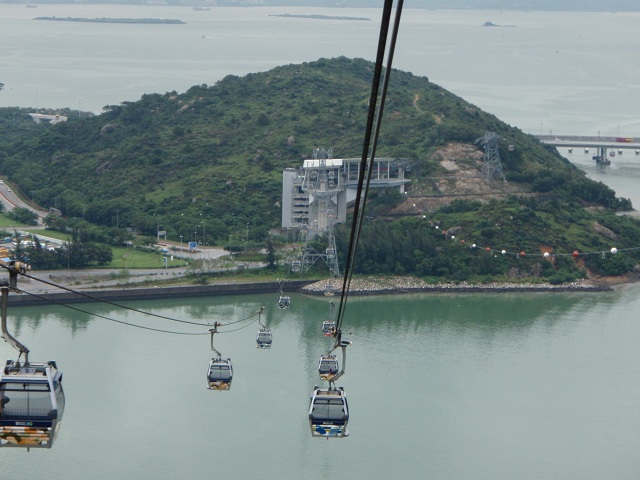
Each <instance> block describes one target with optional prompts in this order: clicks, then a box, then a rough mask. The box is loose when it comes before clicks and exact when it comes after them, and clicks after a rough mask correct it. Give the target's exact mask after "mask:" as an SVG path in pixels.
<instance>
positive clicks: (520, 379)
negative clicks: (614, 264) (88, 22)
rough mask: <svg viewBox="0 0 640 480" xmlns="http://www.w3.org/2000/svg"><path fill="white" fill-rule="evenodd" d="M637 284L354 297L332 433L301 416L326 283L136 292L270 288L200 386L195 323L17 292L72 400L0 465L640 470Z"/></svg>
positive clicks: (321, 347)
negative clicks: (221, 384) (346, 416)
mask: <svg viewBox="0 0 640 480" xmlns="http://www.w3.org/2000/svg"><path fill="white" fill-rule="evenodd" d="M638 293H640V287H638V286H631V287H627V288H624V289H622V290H620V291H617V292H611V293H604V294H553V295H548V294H546V295H545V294H517V295H516V294H499V295H411V296H406V297H387V296H384V297H376V298H366V299H360V298H353V299H351V300H350V301H349V305H348V312H347V315H346V317H345V330H347V331H349V332H350V333H349V335H348V337H349V338H350V339H351V340H352V341H353V345H352V347H350V348H349V352H348V364H347V373H346V375H345V376H344V377H343V379H342V381H341V382H340V385H343V386H344V387H345V389H346V391H347V394H348V397H349V401H350V407H351V420H350V422H349V427H350V430H351V436H350V437H349V438H348V439H343V440H331V441H327V440H322V439H313V438H311V436H310V433H309V427H308V424H307V423H306V411H307V407H308V396H309V394H310V392H311V389H312V387H313V385H314V384H318V383H319V382H318V380H317V370H316V368H317V361H318V358H319V356H320V355H321V354H323V353H326V352H327V350H328V347H329V340H328V339H326V338H324V337H322V336H321V333H320V328H321V323H322V319H323V318H324V317H325V316H326V314H327V313H328V304H327V299H326V298H309V297H305V296H301V295H293V296H292V308H291V309H289V310H284V311H283V310H278V309H277V308H275V302H276V301H277V296H276V295H273V296H269V295H265V296H261V297H255V296H254V297H225V298H212V299H196V300H194V299H189V300H185V301H160V302H157V301H154V302H136V303H135V304H134V305H135V306H136V307H137V308H140V309H144V310H148V311H152V312H153V313H156V314H161V315H166V316H170V317H173V318H186V319H192V320H196V321H202V322H206V321H209V322H212V321H214V320H218V321H221V322H223V323H224V322H226V323H229V322H231V321H234V320H238V319H243V318H247V317H250V316H252V315H255V314H254V312H256V311H257V310H258V308H259V306H260V305H267V307H268V308H267V314H266V317H264V318H265V320H266V322H267V323H268V326H269V327H270V328H272V330H273V333H274V345H273V348H272V349H271V350H268V351H262V350H258V349H256V348H255V333H256V330H257V326H256V324H253V325H251V326H250V327H248V328H245V329H242V330H238V331H235V332H229V333H227V334H221V335H220V336H219V337H218V338H216V341H215V344H216V347H217V348H218V350H220V351H221V353H222V355H223V356H224V357H231V358H232V360H233V362H234V367H235V377H234V381H233V386H232V388H231V390H230V391H228V392H212V391H209V390H207V389H206V388H205V373H206V367H207V364H208V360H209V358H210V356H211V355H210V349H209V336H208V334H206V328H199V327H185V326H181V325H177V324H170V322H166V321H163V320H159V319H154V318H153V317H149V316H144V315H141V314H139V313H132V312H128V311H126V310H122V309H116V308H113V307H110V306H106V307H105V306H102V305H99V304H92V305H82V306H81V308H83V309H86V310H87V311H90V312H95V313H99V314H100V315H103V316H107V317H110V318H114V319H117V320H123V321H126V322H132V323H137V324H140V325H146V326H154V327H159V328H170V329H174V330H179V331H183V332H203V333H205V335H201V336H177V335H168V334H160V333H154V332H150V331H146V330H139V329H135V328H132V327H126V326H123V325H120V324H116V323H113V322H109V321H107V320H105V319H101V318H96V317H93V316H90V315H87V314H83V313H79V312H73V311H70V310H67V309H64V308H62V307H51V308H35V307H34V308H26V307H25V308H14V309H11V310H12V311H11V312H10V325H12V328H13V329H15V331H16V332H17V335H18V336H19V338H20V339H21V340H23V341H24V342H25V343H26V344H27V345H28V346H29V347H30V349H31V351H32V358H33V359H34V360H36V359H40V360H46V359H51V358H55V359H56V360H57V361H58V365H59V366H60V368H61V369H62V370H63V371H64V376H65V389H66V394H67V408H66V411H65V418H64V421H63V425H62V431H61V434H60V436H59V438H58V440H57V443H56V444H55V445H54V448H53V449H52V450H50V451H39V450H35V451H31V452H30V453H26V452H24V451H18V450H2V451H1V452H0V458H2V463H3V478H12V479H16V480H21V479H28V478H29V479H30V478H45V475H52V477H51V478H64V479H68V480H75V479H78V480H79V479H85V478H94V479H113V478H136V479H149V480H158V479H161V480H162V479H174V478H209V477H210V476H211V475H212V474H214V473H215V474H220V475H224V478H228V479H244V478H256V477H257V476H258V475H259V476H260V477H262V478H310V479H315V478H318V479H324V478H327V479H328V478H335V477H336V476H340V477H343V478H352V479H367V478H388V477H391V476H393V477H395V478H416V479H418V478H420V479H422V478H441V479H496V478H518V479H540V478H555V479H575V478H582V479H602V478H616V479H635V478H637V477H638V475H639V474H640V459H639V457H638V454H637V453H638V450H639V448H640V429H639V428H638V425H640V385H639V384H638V381H637V380H638V377H639V374H640V350H639V349H638V348H637V344H638V339H640V323H639V322H638V318H637V311H638V308H640V300H639V299H638V298H639V295H638ZM256 318H257V316H256ZM231 329H232V327H228V328H227V330H231ZM221 330H225V329H224V328H223V329H221ZM0 349H1V350H0V353H1V354H3V355H4V356H6V357H12V356H13V353H12V352H11V351H10V349H9V347H8V346H7V345H6V344H2V345H1V346H0ZM27 465H28V469H26V468H25V467H26V466H27ZM89 472H90V474H89ZM5 475H6V477H4V476H5Z"/></svg>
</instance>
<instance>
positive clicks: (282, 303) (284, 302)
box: [278, 295, 291, 309]
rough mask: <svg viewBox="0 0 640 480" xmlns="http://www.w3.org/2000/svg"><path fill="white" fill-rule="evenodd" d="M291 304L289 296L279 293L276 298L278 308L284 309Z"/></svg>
mask: <svg viewBox="0 0 640 480" xmlns="http://www.w3.org/2000/svg"><path fill="white" fill-rule="evenodd" d="M290 306H291V298H290V297H289V296H287V295H280V298H279V299H278V308H280V309H285V308H289V307H290Z"/></svg>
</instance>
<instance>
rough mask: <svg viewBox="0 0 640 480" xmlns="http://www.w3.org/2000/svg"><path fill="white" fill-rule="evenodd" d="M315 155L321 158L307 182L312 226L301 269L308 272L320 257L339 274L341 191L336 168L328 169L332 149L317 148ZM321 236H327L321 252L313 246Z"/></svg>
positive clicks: (308, 229)
mask: <svg viewBox="0 0 640 480" xmlns="http://www.w3.org/2000/svg"><path fill="white" fill-rule="evenodd" d="M313 158H314V159H316V160H319V163H318V165H319V168H318V169H317V171H315V172H314V176H313V177H310V179H309V182H308V183H306V184H305V185H304V187H303V188H304V190H305V191H307V192H308V193H309V198H310V203H309V225H308V226H307V230H306V237H305V243H304V251H303V253H302V265H301V267H302V271H304V272H306V271H308V270H309V269H310V268H311V267H312V266H313V265H314V264H315V263H316V262H317V261H318V260H322V261H323V262H324V263H326V264H327V266H328V267H329V270H330V271H331V273H332V275H334V276H338V275H340V267H339V265H338V256H337V252H336V240H335V234H334V225H335V223H336V212H335V208H337V205H335V203H334V200H333V199H334V197H335V195H336V194H337V192H338V182H337V180H338V179H337V178H336V172H335V170H334V169H328V168H327V160H328V159H330V158H332V152H331V149H327V150H325V149H315V150H314V151H313ZM318 235H324V236H325V237H326V238H327V248H326V249H325V251H324V252H318V251H316V250H315V248H313V247H312V246H311V245H310V241H311V240H313V239H314V238H315V237H316V236H318Z"/></svg>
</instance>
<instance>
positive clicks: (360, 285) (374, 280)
mask: <svg viewBox="0 0 640 480" xmlns="http://www.w3.org/2000/svg"><path fill="white" fill-rule="evenodd" d="M620 283H627V282H620ZM341 289H342V280H341V279H330V280H322V281H320V282H316V283H312V284H309V285H306V286H304V287H302V288H301V289H300V293H305V294H309V295H332V294H334V293H336V292H339V291H340V290H341ZM611 290H613V286H612V285H611V282H602V283H599V282H591V281H577V282H572V283H565V284H562V285H552V284H550V283H497V282H491V283H481V284H474V283H466V282H459V283H435V284H433V283H427V282H425V281H424V280H420V279H418V278H413V277H366V278H353V279H352V281H351V285H350V288H349V294H350V295H389V294H402V293H428V292H445V293H501V292H606V291H611Z"/></svg>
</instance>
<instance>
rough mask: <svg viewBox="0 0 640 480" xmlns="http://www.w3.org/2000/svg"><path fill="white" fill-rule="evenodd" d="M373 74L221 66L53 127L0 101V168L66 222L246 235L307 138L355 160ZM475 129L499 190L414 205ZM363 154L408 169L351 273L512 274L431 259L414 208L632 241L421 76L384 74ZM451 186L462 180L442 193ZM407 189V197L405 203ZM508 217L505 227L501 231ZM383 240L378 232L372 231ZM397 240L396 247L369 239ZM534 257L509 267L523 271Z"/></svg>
mask: <svg viewBox="0 0 640 480" xmlns="http://www.w3.org/2000/svg"><path fill="white" fill-rule="evenodd" d="M372 72H373V64H372V63H370V62H368V61H365V60H361V59H347V58H335V59H320V60H318V61H315V62H310V63H304V64H301V65H287V66H282V67H278V68H275V69H273V70H270V71H268V72H262V73H255V74H250V75H247V76H246V77H242V78H241V77H236V76H228V77H226V78H224V79H223V80H222V81H220V82H218V83H217V84H216V85H213V86H207V85H200V86H194V87H192V88H190V89H189V90H188V91H187V92H185V93H182V94H178V93H176V92H168V93H165V94H149V95H144V96H143V97H142V98H141V99H140V100H139V101H137V102H124V103H122V104H120V105H113V106H108V107H106V108H105V111H104V113H102V114H101V115H97V116H91V117H88V118H82V119H77V118H75V117H74V116H72V115H70V117H69V121H68V122H66V123H59V124H56V125H34V124H33V122H30V121H27V120H25V118H20V119H19V121H18V122H16V120H15V117H13V116H14V113H15V109H11V110H9V109H0V110H2V111H0V131H2V132H3V135H2V139H3V140H0V142H2V143H0V145H1V147H0V170H1V173H2V175H3V176H5V177H6V178H8V179H9V180H10V181H11V182H13V183H14V184H15V185H17V186H18V187H19V189H20V190H21V192H22V194H23V195H24V196H25V197H29V198H32V199H34V200H35V201H37V203H38V204H40V205H42V206H44V207H56V208H58V209H60V210H61V211H62V213H63V215H65V216H67V217H79V218H84V219H86V220H87V221H90V222H92V223H95V224H98V225H103V226H109V227H118V228H124V227H130V228H132V229H133V230H135V231H139V232H141V233H144V234H147V235H150V236H154V235H155V232H156V228H157V226H158V225H160V226H161V229H164V230H166V231H167V234H168V235H169V237H171V238H173V239H174V240H178V239H179V236H180V235H183V237H184V239H185V241H186V240H189V239H190V236H191V234H192V233H193V232H195V231H197V232H198V234H197V235H198V237H199V238H201V236H202V234H203V233H205V231H206V237H207V239H206V242H207V243H210V244H212V243H215V242H219V243H223V242H224V241H225V240H227V239H228V238H230V236H234V235H235V236H236V237H239V238H244V237H245V229H246V228H247V224H248V228H249V229H250V232H249V233H250V236H251V239H253V240H264V239H265V238H266V237H267V234H268V232H269V230H270V229H273V228H275V227H278V226H279V223H280V214H281V213H280V208H279V202H280V197H281V190H282V187H281V185H282V170H283V169H285V168H287V167H294V168H297V167H299V166H300V164H301V161H302V160H303V159H305V158H309V157H310V155H311V153H312V151H313V149H315V148H332V150H333V152H334V155H335V156H336V157H359V156H360V155H361V152H362V142H363V137H364V129H365V122H366V116H367V109H368V100H369V95H370V89H371V78H372ZM24 112H25V117H26V110H25V111H24ZM60 113H64V112H60ZM26 118H28V117H26ZM486 132H495V133H496V134H498V135H500V136H501V137H502V138H503V139H504V141H503V143H504V145H501V147H502V146H503V147H505V148H501V150H500V155H501V161H502V166H503V169H504V172H505V175H506V180H507V183H506V185H504V184H502V182H501V181H500V182H494V184H493V185H489V186H486V185H485V186H484V187H482V188H483V189H484V190H483V191H482V192H480V194H479V195H478V197H477V198H476V197H473V196H472V195H471V196H470V197H465V198H466V199H465V198H457V199H456V197H446V198H448V199H449V200H448V201H443V202H440V203H437V204H429V202H426V201H425V200H424V199H425V198H432V197H431V196H432V195H436V196H437V195H438V192H441V191H442V188H438V182H440V183H441V184H442V182H443V181H444V182H445V183H448V184H449V185H450V184H451V182H452V181H454V182H455V180H451V179H449V180H447V178H448V177H453V176H454V175H451V172H450V171H449V170H448V169H447V168H446V165H447V164H446V162H444V163H443V158H442V155H443V151H444V152H446V151H448V149H450V148H451V146H452V145H453V146H456V145H462V146H465V148H463V149H462V152H463V153H462V154H460V155H459V158H454V159H453V160H452V161H454V162H457V163H459V164H465V165H467V169H471V170H474V169H475V170H476V171H477V170H478V166H479V165H480V164H481V162H478V160H477V157H474V155H477V153H478V152H480V149H479V147H478V146H476V145H474V142H475V140H476V139H478V138H479V137H482V136H483V135H484V134H485V133H486ZM507 145H511V146H512V147H511V148H509V149H507V148H506V146H507ZM469 152H471V153H469ZM473 152H475V153H473ZM376 155H377V156H378V157H403V158H408V159H411V161H412V162H414V163H413V164H414V166H415V168H413V169H412V173H411V175H412V176H411V177H410V178H411V180H412V182H411V184H410V186H409V195H408V198H399V197H400V196H399V195H396V194H395V193H394V192H378V193H376V194H374V195H372V197H373V198H372V202H371V204H370V205H369V206H368V207H367V208H368V209H370V211H371V212H372V215H373V216H374V218H375V221H374V225H371V228H372V229H374V228H376V229H378V231H377V232H376V233H375V235H376V236H375V237H372V238H375V239H376V240H375V241H373V240H369V241H367V240H366V238H363V251H364V252H369V253H367V254H366V257H363V258H366V260H364V259H363V260H362V261H361V262H360V264H359V268H360V269H361V270H362V271H367V272H374V271H375V272H377V273H380V272H394V273H419V274H422V275H444V276H452V275H453V276H457V277H459V278H467V277H468V276H469V275H474V274H477V273H481V272H484V274H488V275H502V274H504V273H508V272H509V271H510V269H509V268H508V269H504V268H500V269H495V268H487V266H486V265H485V266H484V267H482V265H479V263H481V262H482V261H486V259H485V260H482V259H480V260H478V261H477V262H475V263H474V261H471V260H470V259H468V258H467V259H466V260H465V255H466V254H465V255H461V256H460V259H459V260H458V261H456V262H458V263H459V262H461V263H459V264H458V263H456V262H454V263H453V264H452V263H451V261H450V260H451V259H452V258H454V257H456V256H457V254H456V253H455V252H453V253H447V254H446V255H445V257H448V260H447V261H441V262H439V261H435V260H434V259H436V258H439V257H441V256H443V252H442V249H441V247H442V246H441V245H439V244H438V242H439V241H440V240H438V239H437V238H435V237H434V239H433V242H431V243H429V242H427V240H428V238H430V236H429V235H426V234H425V231H423V230H421V229H423V228H424V226H423V225H424V223H422V224H419V223H417V224H416V225H414V223H416V222H418V221H419V220H420V219H423V220H424V217H426V216H427V213H428V214H429V215H428V216H429V217H431V218H429V220H432V221H433V220H437V221H438V222H442V224H443V225H444V224H446V225H448V226H449V227H453V228H457V229H458V231H460V234H461V235H463V237H466V238H468V239H473V241H474V242H477V243H478V244H482V245H484V244H487V245H489V244H490V245H492V246H497V245H504V248H507V249H508V250H509V249H512V248H514V249H517V251H520V250H522V249H525V248H526V250H527V251H528V252H531V251H539V250H540V246H543V245H544V246H546V247H545V248H547V247H549V248H552V250H553V251H555V252H558V253H560V252H572V251H573V250H576V249H577V250H580V251H581V252H583V251H584V252H587V251H595V250H598V251H599V250H607V251H608V250H609V248H610V247H611V246H612V243H615V244H616V246H617V248H618V249H620V250H621V252H622V250H623V249H624V248H632V247H635V246H636V245H640V228H638V225H637V224H636V223H635V222H634V221H633V220H632V219H630V218H627V217H620V216H616V215H615V212H614V210H623V209H629V208H630V207H631V205H630V202H629V201H628V200H625V199H620V198H617V197H616V196H615V193H614V192H613V191H612V190H611V189H609V188H608V187H606V186H605V185H603V184H602V183H596V182H593V181H591V180H589V179H587V178H586V177H585V175H584V174H583V173H582V172H581V171H580V170H578V169H577V168H576V167H575V166H573V165H572V164H570V163H569V162H568V161H567V160H566V159H564V158H563V157H561V156H560V155H558V154H557V152H556V151H555V149H553V148H550V147H547V146H545V145H543V144H541V143H540V142H539V141H537V140H536V139H535V138H533V137H531V136H529V135H526V134H524V133H523V132H521V131H520V130H519V129H517V128H514V127H511V126H509V125H507V124H505V123H504V122H502V121H500V120H499V119H497V118H496V117H495V116H493V115H491V114H489V113H486V112H483V111H482V110H480V109H478V108H477V107H475V106H474V105H471V104H469V103H468V102H466V101H464V100H463V99H461V98H459V97H457V96H455V95H453V94H452V93H450V92H448V91H446V90H444V89H442V88H441V87H439V86H437V85H435V84H433V83H430V82H429V81H428V79H427V78H425V77H418V76H414V75H412V74H411V73H408V72H402V71H394V72H393V74H392V77H391V82H390V87H389V93H388V97H387V104H386V107H385V117H384V121H383V125H382V130H381V136H380V142H379V146H378V151H377V154H376ZM445 160H446V159H445ZM443 178H444V179H445V180H442V179H443ZM485 183H486V182H485ZM441 186H442V185H441ZM460 188H462V187H460ZM487 189H489V191H487ZM455 193H460V191H458V190H456V188H454V189H453V191H450V192H449V194H455ZM464 193H465V194H467V195H468V194H469V193H470V192H469V191H465V192H464ZM412 198H413V200H412ZM442 198H445V197H442ZM415 199H418V204H419V205H418V207H415V208H413V209H412V208H408V207H407V205H413V204H415V203H416V200H415ZM489 199H491V200H490V201H489ZM452 202H453V203H452ZM418 209H419V212H418ZM434 215H435V217H434ZM436 217H438V218H437V219H436ZM509 222H512V223H513V226H514V228H513V229H510V228H506V225H507V224H508V223H509ZM515 227H517V228H515ZM414 229H415V232H414V235H407V234H406V233H407V232H411V231H412V230H414ZM432 230H433V229H432ZM394 232H395V233H394ZM402 232H404V233H402ZM365 233H366V232H365ZM380 235H387V237H385V241H384V242H382V241H381V236H380ZM395 237H398V239H397V240H398V242H397V243H395V244H394V245H395V246H394V245H387V246H385V247H382V246H381V245H382V244H383V243H384V244H385V245H386V244H387V243H388V241H389V239H390V238H395ZM418 239H420V240H419V241H418ZM339 241H341V240H340V239H339ZM409 241H411V243H412V244H411V245H408V244H406V243H407V242H409ZM367 245H368V246H367ZM369 248H374V249H375V250H376V252H375V254H374V253H373V251H369V250H368V249H369ZM447 248H448V247H447ZM456 251H457V250H456ZM391 252H395V253H391ZM399 252H401V253H399ZM632 253H633V252H629V253H625V254H624V255H622V254H619V255H618V256H617V257H615V258H616V260H615V262H617V263H616V267H615V268H609V270H616V271H617V270H625V269H629V268H631V266H632V265H634V264H635V263H636V259H635V258H634V257H633V256H632ZM401 256H402V257H403V258H400V257H401ZM538 257H539V256H538ZM443 258H444V257H443ZM599 258H600V257H599ZM374 259H375V260H374ZM586 260H587V266H590V267H592V268H593V269H595V270H598V269H599V270H600V271H606V270H607V267H606V265H605V266H602V265H601V264H602V263H603V262H602V261H601V259H600V260H598V261H595V260H590V259H589V258H586ZM434 261H435V263H436V264H437V265H435V266H434V265H432V264H433V263H434ZM465 262H466V263H465ZM476 263H477V264H476ZM523 263H524V262H521V263H520V264H518V265H522V264H523ZM543 263H544V262H543ZM546 263H550V262H546ZM604 263H606V262H604ZM618 264H620V265H618ZM420 265H422V266H420ZM609 267H611V265H609ZM518 268H520V267H517V269H518ZM532 268H533V267H531V268H529V267H527V268H526V269H522V270H521V271H519V273H517V274H522V275H529V274H535V272H536V271H537V270H536V269H532ZM545 268H546V266H545ZM545 268H542V270H545ZM550 268H555V267H554V266H553V265H552V266H551V267H550ZM572 268H573V266H572ZM538 270H540V269H538ZM511 271H512V269H511ZM547 274H548V275H551V274H553V272H551V271H550V272H547ZM548 275H547V276H548Z"/></svg>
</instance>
